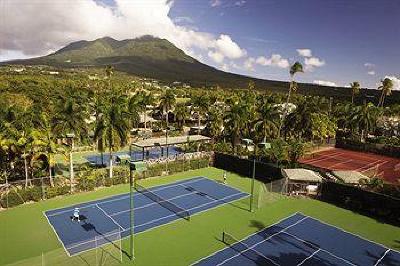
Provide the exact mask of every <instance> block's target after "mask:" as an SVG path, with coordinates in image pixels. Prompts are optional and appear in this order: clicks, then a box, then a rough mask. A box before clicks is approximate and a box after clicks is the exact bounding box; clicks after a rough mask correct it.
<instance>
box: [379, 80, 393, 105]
mask: <svg viewBox="0 0 400 266" xmlns="http://www.w3.org/2000/svg"><path fill="white" fill-rule="evenodd" d="M381 82H382V85H381V86H379V87H378V89H379V90H382V93H381V97H380V98H379V103H378V107H380V106H381V107H383V105H384V103H385V98H386V96H389V95H390V94H392V89H393V81H392V80H391V79H390V78H385V79H384V80H382V81H381Z"/></svg>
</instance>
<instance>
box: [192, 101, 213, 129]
mask: <svg viewBox="0 0 400 266" xmlns="http://www.w3.org/2000/svg"><path fill="white" fill-rule="evenodd" d="M192 103H193V105H194V107H195V110H196V111H197V127H198V128H197V133H198V134H199V135H200V121H201V116H202V115H204V114H206V112H207V110H208V108H209V106H210V98H209V96H208V95H207V94H200V95H198V96H196V97H193V100H192Z"/></svg>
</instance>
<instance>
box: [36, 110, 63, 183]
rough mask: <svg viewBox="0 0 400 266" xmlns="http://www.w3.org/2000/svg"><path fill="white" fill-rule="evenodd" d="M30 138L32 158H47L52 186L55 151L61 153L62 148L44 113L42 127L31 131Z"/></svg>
mask: <svg viewBox="0 0 400 266" xmlns="http://www.w3.org/2000/svg"><path fill="white" fill-rule="evenodd" d="M32 138H33V141H32V146H33V147H35V148H34V152H35V155H34V158H35V159H37V158H40V157H43V156H44V157H45V158H46V159H47V164H48V171H49V180H50V185H51V186H52V187H53V186H54V180H53V174H52V170H53V167H54V164H55V159H54V155H55V154H56V153H62V152H63V149H62V147H61V146H60V145H58V144H57V143H56V140H55V139H54V137H53V135H52V131H51V127H50V123H49V122H48V118H47V116H46V115H44V114H42V127H41V128H40V129H35V130H33V131H32Z"/></svg>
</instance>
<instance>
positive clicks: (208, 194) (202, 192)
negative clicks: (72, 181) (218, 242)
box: [45, 177, 248, 255]
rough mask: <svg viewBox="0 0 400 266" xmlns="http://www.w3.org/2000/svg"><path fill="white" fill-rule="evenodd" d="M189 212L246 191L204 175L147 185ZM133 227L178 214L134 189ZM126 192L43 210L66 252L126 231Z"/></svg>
mask: <svg viewBox="0 0 400 266" xmlns="http://www.w3.org/2000/svg"><path fill="white" fill-rule="evenodd" d="M149 190H150V191H151V192H153V193H154V194H156V195H157V196H159V197H161V198H163V199H165V200H168V201H169V202H171V203H173V204H175V205H176V206H178V207H179V208H181V209H183V210H185V211H187V212H189V214H190V215H193V214H196V213H199V212H202V211H206V210H208V209H211V208H215V207H217V206H220V205H223V204H227V203H230V202H233V201H236V200H239V199H241V198H244V197H247V196H248V194H247V193H244V192H241V191H239V190H237V189H235V188H232V187H229V186H226V185H224V184H220V183H218V182H216V181H214V180H211V179H208V178H206V177H195V178H192V179H186V180H183V181H179V182H175V183H171V184H168V185H163V186H157V187H152V188H149ZM133 198H134V227H135V229H134V230H135V233H140V232H143V231H146V230H149V229H151V228H154V227H158V226H161V225H164V224H167V223H170V222H172V221H175V220H177V219H180V218H179V217H180V216H178V214H176V213H175V212H172V211H170V210H169V209H166V208H164V207H162V206H161V205H160V204H159V203H157V202H155V201H153V200H151V199H150V198H149V197H148V196H146V195H144V193H139V192H135V193H134V196H133ZM129 202H130V200H129V193H128V194H121V195H117V196H113V197H109V198H106V199H101V200H97V201H91V202H87V203H83V204H79V205H74V206H70V207H67V208H62V209H56V210H50V211H46V212H45V216H46V217H47V219H48V221H49V223H50V224H51V226H52V227H53V229H54V231H55V233H56V234H57V237H58V239H59V240H60V241H61V243H62V244H63V246H64V248H65V250H66V251H67V253H68V254H69V255H76V254H78V253H81V252H83V251H86V250H89V249H93V248H95V247H98V246H99V245H102V244H106V243H110V242H112V241H116V240H118V239H120V236H119V235H121V237H126V236H128V235H129V233H130V230H129V226H130V225H129V221H130V211H129ZM76 207H78V208H80V215H81V217H82V219H81V221H80V222H78V221H72V220H71V217H72V215H73V210H74V208H76Z"/></svg>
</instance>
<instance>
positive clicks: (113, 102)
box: [94, 91, 130, 179]
mask: <svg viewBox="0 0 400 266" xmlns="http://www.w3.org/2000/svg"><path fill="white" fill-rule="evenodd" d="M111 94H112V95H111V96H110V97H109V99H108V102H107V104H106V105H105V108H104V110H103V111H102V113H101V114H100V117H99V122H98V123H97V125H96V129H95V132H94V136H95V139H97V140H99V139H101V140H105V141H106V144H107V145H108V148H109V155H110V159H109V164H110V171H109V177H110V179H111V178H112V177H113V151H114V150H115V149H116V148H118V147H120V146H124V145H125V144H126V142H127V137H128V131H129V115H130V113H129V111H128V106H127V101H126V97H125V95H122V94H118V93H117V92H115V91H114V92H112V93H111Z"/></svg>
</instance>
